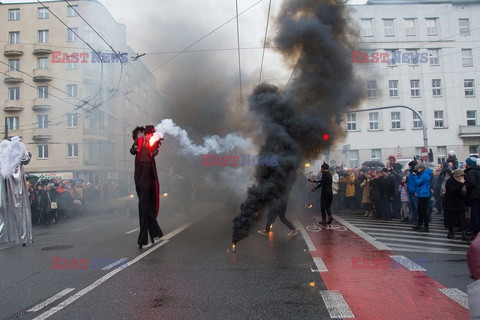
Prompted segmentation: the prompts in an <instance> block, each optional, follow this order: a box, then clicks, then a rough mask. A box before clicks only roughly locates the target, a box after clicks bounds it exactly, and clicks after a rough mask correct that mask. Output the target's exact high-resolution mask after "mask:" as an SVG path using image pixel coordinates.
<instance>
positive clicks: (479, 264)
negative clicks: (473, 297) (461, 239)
mask: <svg viewBox="0 0 480 320" xmlns="http://www.w3.org/2000/svg"><path fill="white" fill-rule="evenodd" d="M467 264H468V269H469V270H470V275H471V277H472V278H473V279H474V280H479V279H480V235H477V236H476V237H475V240H473V242H472V244H471V245H470V248H468V251H467Z"/></svg>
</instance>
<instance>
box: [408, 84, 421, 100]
mask: <svg viewBox="0 0 480 320" xmlns="http://www.w3.org/2000/svg"><path fill="white" fill-rule="evenodd" d="M410 93H411V95H412V97H420V80H410Z"/></svg>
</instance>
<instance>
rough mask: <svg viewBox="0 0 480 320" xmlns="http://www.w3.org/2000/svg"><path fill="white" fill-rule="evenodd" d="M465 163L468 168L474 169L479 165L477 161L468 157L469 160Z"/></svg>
mask: <svg viewBox="0 0 480 320" xmlns="http://www.w3.org/2000/svg"><path fill="white" fill-rule="evenodd" d="M465 162H466V163H467V166H469V167H473V166H474V165H476V164H477V159H475V158H472V157H468V158H467V160H465Z"/></svg>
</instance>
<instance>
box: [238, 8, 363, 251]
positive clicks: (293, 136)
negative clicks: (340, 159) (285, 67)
mask: <svg viewBox="0 0 480 320" xmlns="http://www.w3.org/2000/svg"><path fill="white" fill-rule="evenodd" d="M345 10H346V8H345V6H344V4H343V2H341V1H336V0H332V1H325V0H323V1H322V0H291V1H286V2H285V3H284V5H283V7H282V9H281V12H280V14H279V15H278V17H277V20H276V24H277V28H278V32H277V36H276V38H275V40H274V42H275V46H276V47H278V48H279V49H278V50H279V51H280V52H281V54H282V55H283V56H284V59H285V60H286V61H287V62H288V63H290V64H291V65H292V67H294V68H295V77H294V78H293V80H292V82H291V83H290V85H289V86H287V87H286V88H284V89H279V88H277V87H276V86H273V85H269V84H260V85H258V86H257V87H256V88H255V90H254V92H253V93H252V95H251V96H250V109H251V111H253V112H254V113H255V114H257V115H258V116H259V117H260V120H261V122H262V129H263V134H264V142H263V144H262V145H261V147H260V155H262V156H268V155H273V154H275V155H278V157H279V165H278V166H271V167H259V168H257V170H256V172H255V180H256V185H254V186H252V187H250V188H249V189H248V190H247V199H246V200H245V202H244V203H243V204H242V205H241V209H240V210H241V212H240V214H239V215H238V216H237V217H236V218H235V219H234V221H233V222H234V226H233V235H232V240H233V242H234V243H237V242H238V241H240V240H242V239H244V238H245V237H247V236H248V232H249V227H250V225H251V222H252V220H253V219H254V218H256V217H257V216H258V214H259V212H261V211H262V210H263V209H264V208H266V207H268V206H269V205H270V204H271V203H272V201H273V200H275V199H282V200H284V201H287V200H288V195H289V193H290V190H291V188H292V186H293V184H294V182H295V179H296V175H297V170H298V169H299V167H300V166H301V164H302V163H303V162H304V161H308V160H312V159H314V158H316V157H318V156H319V154H320V152H321V151H322V150H324V149H325V148H328V147H329V146H330V145H332V144H333V143H335V140H338V139H340V138H341V137H342V132H341V131H340V128H338V127H339V126H338V125H336V124H335V115H336V114H337V113H339V112H343V111H346V110H348V109H352V108H354V107H356V106H357V105H358V104H359V103H360V100H361V99H362V97H363V95H362V86H361V84H359V82H358V80H357V79H356V77H355V75H354V70H353V67H352V65H351V63H350V57H351V53H350V52H351V50H352V49H353V45H352V44H351V42H349V39H350V38H351V34H352V33H350V30H349V27H348V25H347V22H346V12H345ZM294 61H296V62H295V63H294ZM297 61H298V62H297ZM324 133H329V134H330V137H331V138H330V140H328V141H327V142H326V141H324V140H323V138H322V137H323V134H324Z"/></svg>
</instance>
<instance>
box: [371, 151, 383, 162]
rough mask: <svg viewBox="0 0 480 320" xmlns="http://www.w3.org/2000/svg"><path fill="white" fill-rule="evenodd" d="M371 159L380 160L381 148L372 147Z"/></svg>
mask: <svg viewBox="0 0 480 320" xmlns="http://www.w3.org/2000/svg"><path fill="white" fill-rule="evenodd" d="M372 161H378V162H380V161H382V149H372Z"/></svg>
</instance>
